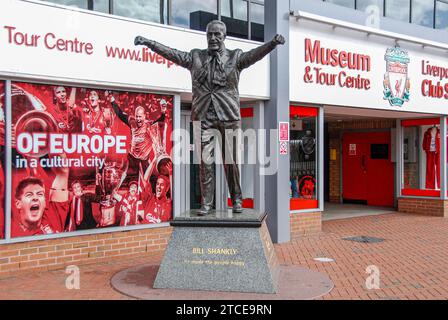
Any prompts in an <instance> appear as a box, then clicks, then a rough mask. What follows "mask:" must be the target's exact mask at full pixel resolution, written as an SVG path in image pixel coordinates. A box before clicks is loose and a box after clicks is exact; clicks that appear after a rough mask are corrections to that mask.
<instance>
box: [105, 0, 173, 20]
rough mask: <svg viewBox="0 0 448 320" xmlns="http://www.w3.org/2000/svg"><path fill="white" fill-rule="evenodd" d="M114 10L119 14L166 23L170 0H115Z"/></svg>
mask: <svg viewBox="0 0 448 320" xmlns="http://www.w3.org/2000/svg"><path fill="white" fill-rule="evenodd" d="M113 10H114V12H113V13H114V14H116V15H118V16H123V17H128V18H134V19H139V20H145V21H150V22H156V23H162V24H165V23H167V18H168V0H114V9H113Z"/></svg>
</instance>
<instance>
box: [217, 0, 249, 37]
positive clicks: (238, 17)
mask: <svg viewBox="0 0 448 320" xmlns="http://www.w3.org/2000/svg"><path fill="white" fill-rule="evenodd" d="M247 12H248V1H245V0H222V1H221V20H222V21H223V22H224V23H225V24H226V25H227V35H229V36H231V37H237V38H243V39H247V38H248V35H249V27H248V16H247Z"/></svg>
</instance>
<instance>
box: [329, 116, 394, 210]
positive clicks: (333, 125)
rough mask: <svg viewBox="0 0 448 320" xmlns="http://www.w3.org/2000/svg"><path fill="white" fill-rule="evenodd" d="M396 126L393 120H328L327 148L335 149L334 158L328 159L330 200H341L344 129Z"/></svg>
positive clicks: (337, 201)
mask: <svg viewBox="0 0 448 320" xmlns="http://www.w3.org/2000/svg"><path fill="white" fill-rule="evenodd" d="M395 127H396V123H395V120H389V119H381V120H356V121H342V122H336V121H335V122H329V123H328V134H329V148H330V149H335V150H336V160H330V172H329V179H330V202H332V203H340V201H341V195H342V190H341V172H342V169H341V137H342V134H343V132H344V131H346V130H360V131H362V130H384V129H392V128H395Z"/></svg>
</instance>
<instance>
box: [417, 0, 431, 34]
mask: <svg viewBox="0 0 448 320" xmlns="http://www.w3.org/2000/svg"><path fill="white" fill-rule="evenodd" d="M412 23H415V24H419V25H421V26H425V27H430V28H433V27H434V1H431V0H412Z"/></svg>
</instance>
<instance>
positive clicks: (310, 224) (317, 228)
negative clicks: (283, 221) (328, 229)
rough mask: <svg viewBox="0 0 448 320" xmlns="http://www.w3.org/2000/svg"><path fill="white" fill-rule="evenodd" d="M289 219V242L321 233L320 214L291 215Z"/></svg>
mask: <svg viewBox="0 0 448 320" xmlns="http://www.w3.org/2000/svg"><path fill="white" fill-rule="evenodd" d="M290 219H291V240H294V239H298V238H301V237H306V236H311V235H315V234H318V233H320V232H322V213H321V212H309V213H293V214H291V215H290Z"/></svg>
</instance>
